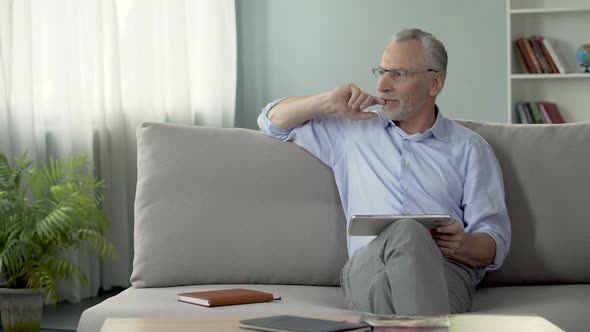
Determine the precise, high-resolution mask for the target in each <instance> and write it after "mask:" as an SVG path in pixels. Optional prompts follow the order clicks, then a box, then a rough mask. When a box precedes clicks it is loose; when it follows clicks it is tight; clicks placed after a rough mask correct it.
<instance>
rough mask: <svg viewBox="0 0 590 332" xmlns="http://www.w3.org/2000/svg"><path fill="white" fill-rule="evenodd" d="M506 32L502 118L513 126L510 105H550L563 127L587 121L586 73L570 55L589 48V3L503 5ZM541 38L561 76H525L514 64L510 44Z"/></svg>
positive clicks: (514, 1)
mask: <svg viewBox="0 0 590 332" xmlns="http://www.w3.org/2000/svg"><path fill="white" fill-rule="evenodd" d="M506 4H507V5H506V11H507V18H508V19H507V25H508V29H507V33H508V36H507V37H508V38H507V39H508V40H507V42H508V73H509V75H508V114H507V119H508V122H509V123H517V122H518V121H517V118H516V114H515V113H514V103H516V102H519V101H550V102H554V103H556V104H557V105H558V106H559V109H560V111H561V113H562V115H563V117H564V119H565V121H566V122H590V74H589V73H583V71H584V69H583V67H581V66H580V64H579V62H578V61H577V59H576V50H577V49H578V47H579V46H580V45H582V44H588V43H590V34H589V33H588V32H589V31H590V1H588V0H506ZM538 35H540V36H543V37H547V38H551V39H552V40H553V41H555V48H556V51H557V53H558V54H559V55H560V56H561V57H560V58H561V59H562V61H563V65H564V67H565V71H566V72H565V73H559V74H529V73H527V72H526V70H525V69H524V68H522V65H521V64H520V62H519V61H518V58H517V55H516V52H515V49H514V47H515V46H514V40H516V39H518V38H522V37H527V38H528V37H531V36H538Z"/></svg>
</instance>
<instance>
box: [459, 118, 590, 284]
mask: <svg viewBox="0 0 590 332" xmlns="http://www.w3.org/2000/svg"><path fill="white" fill-rule="evenodd" d="M458 122H459V123H461V124H462V125H464V126H466V127H467V128H470V129H472V130H474V131H476V132H478V133H479V134H480V135H481V136H482V137H483V138H484V139H486V140H487V141H488V143H490V145H491V146H492V147H493V149H494V152H495V153H496V156H497V157H498V160H499V162H500V165H501V167H502V171H503V174H504V184H505V189H506V190H505V191H506V203H507V207H508V213H509V215H510V220H511V224H512V248H511V250H510V252H509V253H508V256H507V257H506V260H505V262H504V265H503V267H502V268H500V270H498V271H496V272H491V273H489V274H488V275H487V276H486V278H485V280H484V284H485V285H511V284H550V283H588V282H590V264H589V262H590V215H589V213H590V199H589V197H590V195H589V191H590V124H589V123H584V124H582V123H578V124H575V123H572V124H564V125H503V124H484V123H478V122H471V121H458Z"/></svg>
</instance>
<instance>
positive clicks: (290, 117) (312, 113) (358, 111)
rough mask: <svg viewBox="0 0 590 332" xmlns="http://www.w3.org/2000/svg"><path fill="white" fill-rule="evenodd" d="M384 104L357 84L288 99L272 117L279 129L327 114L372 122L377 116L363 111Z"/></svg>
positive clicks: (270, 113) (382, 100) (277, 106)
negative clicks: (370, 120)
mask: <svg viewBox="0 0 590 332" xmlns="http://www.w3.org/2000/svg"><path fill="white" fill-rule="evenodd" d="M384 104H385V100H384V99H382V98H379V97H375V96H372V95H370V94H368V93H366V92H364V91H363V90H361V89H360V88H359V87H357V86H356V85H355V84H354V83H349V84H344V85H342V86H339V87H337V88H335V89H332V90H330V91H328V92H325V93H320V94H317V95H313V96H307V97H290V98H287V99H285V100H283V101H281V102H280V103H278V104H277V105H275V106H274V107H273V108H272V109H271V110H270V112H269V113H268V117H269V118H270V121H271V122H272V123H274V124H275V125H277V126H279V127H281V128H285V129H288V128H294V127H297V126H299V125H301V124H302V123H304V122H305V121H308V120H311V119H315V118H317V117H320V116H323V115H326V114H338V115H339V116H342V117H345V118H348V119H352V120H367V119H371V118H374V117H376V116H377V114H375V113H373V112H363V110H365V109H367V107H371V106H373V105H384Z"/></svg>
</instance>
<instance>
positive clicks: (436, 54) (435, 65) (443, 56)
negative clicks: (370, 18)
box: [392, 28, 448, 73]
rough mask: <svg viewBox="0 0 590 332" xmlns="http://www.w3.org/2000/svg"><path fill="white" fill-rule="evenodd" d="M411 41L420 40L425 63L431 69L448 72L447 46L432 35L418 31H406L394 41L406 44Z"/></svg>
mask: <svg viewBox="0 0 590 332" xmlns="http://www.w3.org/2000/svg"><path fill="white" fill-rule="evenodd" d="M409 40H419V41H421V42H422V47H423V48H424V55H425V61H426V64H427V65H428V67H429V68H432V69H435V70H438V71H442V72H444V73H446V72H447V61H448V58H447V50H446V49H445V45H443V43H442V42H441V41H440V40H438V38H436V37H435V36H433V35H432V34H430V33H428V32H426V31H423V30H420V29H417V28H411V29H404V30H402V31H400V32H398V33H397V34H396V35H395V36H393V38H392V41H394V42H404V41H409Z"/></svg>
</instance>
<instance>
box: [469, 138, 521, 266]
mask: <svg viewBox="0 0 590 332" xmlns="http://www.w3.org/2000/svg"><path fill="white" fill-rule="evenodd" d="M480 139H481V138H480ZM481 140H482V141H481V142H478V143H477V144H474V146H473V147H472V149H471V151H470V154H469V158H468V162H467V176H466V178H465V186H464V193H463V203H462V207H463V219H464V221H465V223H466V225H467V226H466V227H465V231H466V232H467V233H478V232H479V233H486V234H488V235H489V236H491V237H492V239H494V241H495V242H496V256H495V258H494V261H493V262H492V264H490V265H488V266H486V267H484V268H483V269H484V271H493V270H497V269H499V268H500V266H501V265H502V263H503V262H504V258H505V257H506V254H508V250H509V249H510V241H511V229H510V220H509V217H508V211H507V210H506V202H505V199H504V181H503V177H502V170H501V168H500V164H499V163H498V160H497V159H496V156H495V155H494V152H493V150H492V148H491V146H490V145H489V144H488V143H487V142H485V141H483V139H481Z"/></svg>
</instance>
